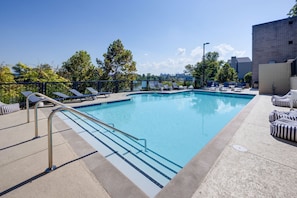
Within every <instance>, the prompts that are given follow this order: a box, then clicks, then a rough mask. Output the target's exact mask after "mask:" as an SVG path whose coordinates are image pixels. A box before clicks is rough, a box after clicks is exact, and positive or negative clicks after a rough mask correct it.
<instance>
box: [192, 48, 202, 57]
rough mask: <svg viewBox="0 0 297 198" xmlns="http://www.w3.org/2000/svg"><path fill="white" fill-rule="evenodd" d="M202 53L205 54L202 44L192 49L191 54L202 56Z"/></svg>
mask: <svg viewBox="0 0 297 198" xmlns="http://www.w3.org/2000/svg"><path fill="white" fill-rule="evenodd" d="M202 54H203V49H202V48H201V47H200V46H198V47H196V48H195V49H193V50H192V51H191V56H192V57H197V56H201V57H202Z"/></svg>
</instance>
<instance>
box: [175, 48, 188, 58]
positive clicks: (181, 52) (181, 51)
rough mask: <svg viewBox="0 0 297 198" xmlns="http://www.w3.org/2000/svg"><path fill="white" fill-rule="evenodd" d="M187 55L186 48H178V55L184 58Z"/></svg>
mask: <svg viewBox="0 0 297 198" xmlns="http://www.w3.org/2000/svg"><path fill="white" fill-rule="evenodd" d="M185 54H186V49H185V48H178V49H177V55H181V56H184V55H185Z"/></svg>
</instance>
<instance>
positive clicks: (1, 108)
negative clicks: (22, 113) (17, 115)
mask: <svg viewBox="0 0 297 198" xmlns="http://www.w3.org/2000/svg"><path fill="white" fill-rule="evenodd" d="M19 110H20V105H19V103H14V104H5V103H3V102H0V115H4V114H8V113H12V112H15V111H19Z"/></svg>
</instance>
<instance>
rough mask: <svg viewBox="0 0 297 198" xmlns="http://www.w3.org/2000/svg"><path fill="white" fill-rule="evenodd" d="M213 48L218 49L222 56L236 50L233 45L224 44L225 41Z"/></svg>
mask: <svg viewBox="0 0 297 198" xmlns="http://www.w3.org/2000/svg"><path fill="white" fill-rule="evenodd" d="M213 48H214V49H215V50H216V51H218V52H219V54H220V55H221V56H225V55H226V54H228V53H230V52H232V51H234V48H233V47H231V45H228V44H224V43H223V44H220V45H217V46H214V47H213Z"/></svg>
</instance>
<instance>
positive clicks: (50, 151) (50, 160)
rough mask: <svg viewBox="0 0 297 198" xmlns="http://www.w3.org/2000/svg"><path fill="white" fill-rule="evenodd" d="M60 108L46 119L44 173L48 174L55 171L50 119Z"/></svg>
mask: <svg viewBox="0 0 297 198" xmlns="http://www.w3.org/2000/svg"><path fill="white" fill-rule="evenodd" d="M59 110H60V108H58V109H55V110H54V111H52V112H51V113H50V115H49V117H48V119H47V129H48V130H47V136H48V168H47V169H46V170H45V171H46V172H50V171H52V170H55V169H56V166H54V165H53V137H52V135H53V134H52V118H53V115H54V114H55V113H56V111H59Z"/></svg>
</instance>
